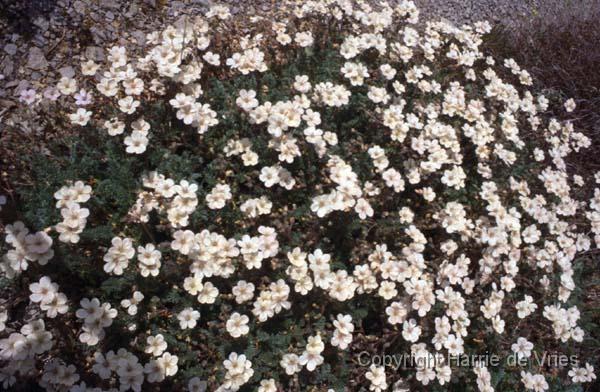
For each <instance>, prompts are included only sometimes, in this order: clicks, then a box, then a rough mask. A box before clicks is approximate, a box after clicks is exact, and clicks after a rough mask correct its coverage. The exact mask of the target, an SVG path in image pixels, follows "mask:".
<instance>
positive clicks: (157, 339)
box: [144, 334, 167, 357]
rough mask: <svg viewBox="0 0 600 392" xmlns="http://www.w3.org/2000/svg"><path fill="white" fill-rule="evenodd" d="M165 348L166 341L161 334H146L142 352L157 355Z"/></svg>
mask: <svg viewBox="0 0 600 392" xmlns="http://www.w3.org/2000/svg"><path fill="white" fill-rule="evenodd" d="M166 349H167V342H166V341H165V338H164V336H163V335H162V334H158V335H156V336H148V337H147V338H146V347H145V348H144V352H145V353H146V354H151V355H153V356H155V357H159V356H161V355H162V353H163V352H164V351H165V350H166Z"/></svg>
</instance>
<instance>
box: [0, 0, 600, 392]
mask: <svg viewBox="0 0 600 392" xmlns="http://www.w3.org/2000/svg"><path fill="white" fill-rule="evenodd" d="M418 16H419V11H418V9H417V8H416V7H415V5H414V4H413V3H412V2H411V1H406V0H404V1H402V2H400V4H397V5H388V4H386V3H382V4H381V5H378V6H377V7H376V8H374V7H371V6H369V5H367V4H366V3H363V2H353V1H347V0H337V1H333V0H327V1H325V2H321V1H307V2H303V3H302V4H301V5H294V4H288V3H286V4H285V5H283V6H282V7H281V8H280V9H278V10H277V13H275V14H273V15H271V16H269V17H255V18H252V19H250V20H246V21H244V24H243V26H242V25H240V24H239V23H238V21H236V20H235V18H233V17H231V15H230V13H229V10H228V9H227V7H224V6H213V7H212V8H211V9H210V10H209V11H208V12H207V13H206V14H205V15H201V16H198V17H194V18H185V19H182V20H181V23H178V24H176V25H174V26H169V27H166V28H165V29H164V31H160V32H156V33H152V34H149V35H148V36H147V48H146V49H145V51H144V52H143V53H139V54H133V53H128V52H127V50H126V49H125V48H124V47H120V46H114V47H111V48H107V56H106V57H107V60H106V62H105V63H102V64H100V63H96V62H94V61H91V60H84V61H83V62H82V63H81V64H80V67H79V72H78V74H77V75H75V76H74V77H73V78H68V77H64V78H62V79H60V80H59V81H57V83H56V85H53V86H39V88H31V89H27V90H23V91H22V92H21V100H22V102H24V103H26V104H28V105H30V106H31V107H33V109H32V110H34V111H36V112H37V114H38V115H39V116H40V118H42V119H43V120H44V124H43V125H44V126H47V127H48V128H49V129H50V128H52V129H56V130H60V131H61V132H60V134H59V135H57V136H56V137H54V138H53V139H52V141H51V142H50V143H49V144H48V146H47V147H46V148H47V150H46V151H45V152H44V153H43V154H31V155H25V156H22V157H20V159H21V160H22V161H23V162H26V163H27V165H28V166H29V173H28V178H29V180H30V181H29V182H30V185H25V184H24V185H21V186H19V187H18V189H17V195H18V199H17V205H16V207H15V211H14V214H15V215H16V216H17V217H18V220H16V221H15V222H11V223H10V224H6V226H5V243H4V244H3V245H2V247H3V253H2V254H3V257H2V262H1V263H0V270H1V271H2V273H3V276H4V278H3V280H2V284H3V290H4V291H5V293H7V294H6V296H7V297H8V298H9V299H10V300H9V301H7V302H6V304H5V309H4V311H3V312H2V313H0V327H2V328H0V330H2V332H1V334H2V335H0V336H1V339H0V364H2V367H1V368H0V381H1V382H2V385H3V386H4V387H5V388H7V389H8V388H14V389H18V388H19V385H21V386H22V385H27V386H26V387H23V388H26V389H27V388H29V389H27V390H32V388H34V387H33V385H36V384H37V385H38V386H39V387H40V388H43V389H45V390H48V391H112V390H115V391H116V390H119V391H127V390H134V391H154V390H156V391H158V390H168V389H173V390H189V391H203V390H210V391H220V392H229V391H238V390H240V391H251V390H252V391H254V390H258V391H261V392H275V391H362V390H370V391H386V390H394V391H408V390H411V391H412V390H427V391H431V390H433V391H446V390H452V391H475V390H479V391H493V390H498V391H513V390H524V389H526V390H533V391H545V390H557V391H558V390H561V391H563V390H564V391H567V390H568V391H583V390H584V387H585V386H586V385H589V383H590V382H592V381H593V380H594V379H595V378H596V376H595V374H594V365H597V363H595V361H597V357H595V356H594V355H589V354H590V352H593V350H594V349H596V348H597V347H598V344H597V343H598V341H597V337H595V336H593V334H592V333H591V332H592V331H593V328H594V327H593V322H592V319H591V315H590V313H589V312H587V311H586V309H581V307H580V303H581V295H582V290H583V287H582V286H581V285H580V282H582V276H583V275H585V274H586V273H588V271H590V269H591V268H594V266H595V264H594V260H593V257H592V256H593V254H594V252H595V250H596V249H597V244H598V243H600V190H596V192H595V194H594V197H593V198H592V199H591V200H583V199H578V196H579V195H580V192H579V190H580V189H581V188H582V187H583V186H584V184H585V183H586V181H587V182H594V181H596V182H599V181H600V176H596V177H595V178H594V175H593V174H591V175H590V176H589V177H590V178H583V177H581V176H578V175H572V174H569V172H568V171H567V161H566V159H567V158H568V156H569V155H570V154H572V153H576V152H578V151H580V150H583V149H585V148H587V147H589V145H590V140H589V138H588V137H587V136H585V135H584V134H583V133H582V132H580V131H579V130H577V129H575V127H574V126H573V124H572V123H571V122H569V121H559V120H558V119H556V118H553V117H552V116H550V115H549V113H548V109H549V107H550V105H554V106H555V107H556V105H560V106H561V107H563V110H564V112H565V113H567V114H568V113H570V112H572V111H573V110H574V109H575V106H576V105H575V102H574V101H573V100H571V99H570V100H567V101H566V102H565V103H564V106H563V103H562V102H551V101H550V99H548V98H546V97H545V96H544V95H543V94H541V93H539V92H536V91H534V90H533V89H532V88H531V85H532V77H531V75H530V74H529V73H528V72H527V71H526V70H525V69H522V68H521V67H520V66H519V64H518V63H517V62H516V61H515V60H514V59H511V58H500V57H497V56H495V54H494V53H493V52H489V53H488V52H487V51H485V50H483V49H482V42H483V40H484V39H485V37H486V35H487V34H489V33H490V31H491V26H490V25H489V24H488V23H485V22H482V23H476V24H474V25H472V26H470V25H464V26H461V27H457V26H453V25H451V24H449V23H447V22H426V23H425V22H420V21H419V17H418ZM7 223H8V222H7ZM558 362H560V363H558ZM21 382H22V384H21Z"/></svg>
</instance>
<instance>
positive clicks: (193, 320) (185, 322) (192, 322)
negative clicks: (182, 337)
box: [177, 308, 200, 329]
mask: <svg viewBox="0 0 600 392" xmlns="http://www.w3.org/2000/svg"><path fill="white" fill-rule="evenodd" d="M199 318H200V312H198V311H197V310H194V309H192V308H185V309H183V310H182V311H181V312H179V314H178V315H177V319H178V320H179V327H180V328H181V329H188V328H189V329H192V328H194V327H195V326H196V324H197V321H198V319H199Z"/></svg>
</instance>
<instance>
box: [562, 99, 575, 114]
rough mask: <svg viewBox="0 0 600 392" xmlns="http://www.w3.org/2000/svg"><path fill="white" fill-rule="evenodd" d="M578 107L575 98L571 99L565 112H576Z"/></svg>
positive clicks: (566, 105) (566, 104)
mask: <svg viewBox="0 0 600 392" xmlns="http://www.w3.org/2000/svg"><path fill="white" fill-rule="evenodd" d="M576 106H577V105H576V104H575V100H574V99H573V98H569V99H567V100H566V101H565V110H566V111H567V112H569V113H571V112H572V111H573V110H575V107H576Z"/></svg>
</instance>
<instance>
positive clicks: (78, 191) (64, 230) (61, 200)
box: [54, 181, 92, 244]
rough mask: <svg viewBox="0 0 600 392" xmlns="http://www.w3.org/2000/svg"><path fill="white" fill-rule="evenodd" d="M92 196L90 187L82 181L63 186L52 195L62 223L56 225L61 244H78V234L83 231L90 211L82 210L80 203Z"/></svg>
mask: <svg viewBox="0 0 600 392" xmlns="http://www.w3.org/2000/svg"><path fill="white" fill-rule="evenodd" d="M91 196H92V187H91V186H89V185H85V184H84V183H83V182H82V181H76V182H75V183H74V184H73V185H70V186H64V187H62V188H60V189H59V190H58V191H56V193H54V198H55V199H56V200H57V201H56V208H60V214H61V216H62V217H63V221H62V222H60V223H58V224H57V225H56V231H57V232H58V233H60V235H59V237H58V239H59V240H60V241H62V242H68V243H72V244H75V243H77V242H79V234H81V232H82V231H83V230H84V229H85V226H86V224H87V217H88V216H89V215H90V211H89V210H88V209H87V208H82V207H81V206H80V203H85V202H87V201H88V200H89V199H90V197H91Z"/></svg>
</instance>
